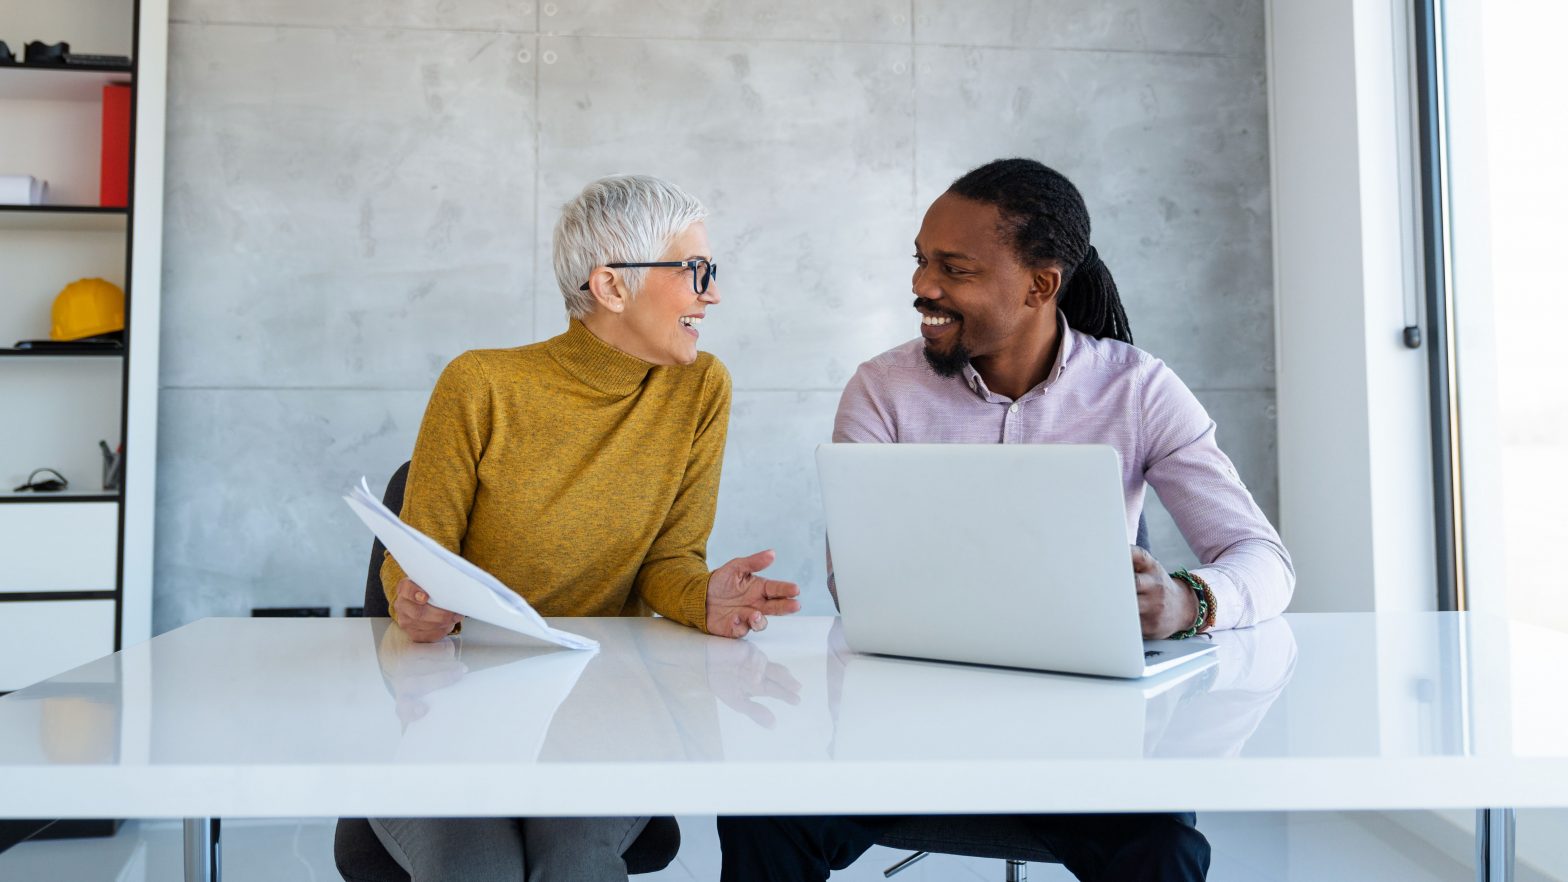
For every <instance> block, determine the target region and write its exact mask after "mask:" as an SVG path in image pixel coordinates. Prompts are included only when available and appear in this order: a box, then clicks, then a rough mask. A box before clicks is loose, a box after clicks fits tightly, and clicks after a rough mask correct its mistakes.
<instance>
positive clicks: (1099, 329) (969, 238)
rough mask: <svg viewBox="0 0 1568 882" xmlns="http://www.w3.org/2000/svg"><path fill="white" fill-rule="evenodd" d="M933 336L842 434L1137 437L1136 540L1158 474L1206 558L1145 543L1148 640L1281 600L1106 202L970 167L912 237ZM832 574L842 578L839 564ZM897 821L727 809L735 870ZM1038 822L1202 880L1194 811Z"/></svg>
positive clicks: (848, 403)
mask: <svg viewBox="0 0 1568 882" xmlns="http://www.w3.org/2000/svg"><path fill="white" fill-rule="evenodd" d="M913 287H914V294H915V301H914V307H915V309H916V310H917V311H918V312H919V314H920V316H921V327H920V332H921V337H922V338H923V339H919V340H912V341H910V342H909V343H906V344H904V345H902V346H899V347H897V348H895V349H892V350H889V351H888V352H884V353H883V354H881V355H879V356H877V357H876V358H873V359H871V360H870V361H868V362H866V363H865V364H862V365H861V366H860V369H859V370H857V371H856V372H855V375H854V377H853V378H851V379H850V381H849V385H848V386H847V387H846V388H845V390H844V396H843V398H842V400H841V401H840V402H839V407H838V416H837V419H836V420H835V421H834V426H833V440H834V441H836V442H861V443H885V444H896V443H914V442H925V443H933V442H936V443H987V444H995V443H1002V444H1062V443H1072V444H1109V445H1111V446H1112V447H1115V448H1116V450H1117V451H1118V452H1119V453H1120V454H1121V463H1122V493H1123V498H1124V501H1125V504H1126V513H1127V528H1128V537H1129V538H1132V537H1134V535H1135V531H1136V530H1137V527H1138V524H1139V520H1140V518H1141V516H1142V512H1143V498H1144V493H1145V489H1146V487H1147V486H1149V485H1152V486H1153V487H1154V489H1155V491H1156V492H1158V493H1159V496H1160V500H1161V501H1162V502H1163V503H1165V506H1166V508H1167V509H1168V510H1169V511H1170V513H1171V515H1172V516H1173V517H1174V518H1175V520H1176V523H1177V525H1178V526H1179V527H1180V528H1181V533H1182V535H1183V536H1184V537H1185V538H1186V539H1187V542H1188V544H1189V545H1190V546H1191V547H1192V550H1193V552H1194V553H1195V554H1197V556H1198V557H1199V559H1200V560H1202V562H1203V565H1202V566H1200V567H1197V568H1195V569H1193V570H1192V571H1191V572H1190V573H1189V572H1186V571H1183V572H1182V573H1180V574H1169V573H1167V572H1166V571H1165V568H1164V567H1162V566H1161V565H1160V563H1159V561H1157V560H1155V558H1154V556H1153V555H1152V554H1150V553H1149V552H1148V551H1147V550H1145V549H1144V548H1141V547H1139V546H1137V545H1132V546H1131V551H1130V553H1131V555H1132V563H1133V576H1134V578H1133V582H1134V584H1132V585H1129V586H1128V590H1130V591H1135V592H1136V593H1137V596H1138V612H1139V617H1140V619H1141V622H1142V626H1143V635H1144V636H1145V637H1147V638H1164V637H1171V636H1176V635H1183V636H1185V635H1190V634H1194V633H1197V632H1199V631H1210V630H1218V629H1225V628H1237V627H1246V626H1248V625H1253V624H1255V623H1257V622H1260V621H1263V620H1265V619H1269V618H1273V617H1274V616H1277V615H1279V614H1280V613H1281V612H1283V611H1284V609H1285V605H1286V604H1287V603H1288V602H1289V601H1290V595H1291V591H1292V590H1293V588H1294V585H1295V571H1294V569H1293V568H1292V566H1291V562H1290V556H1289V554H1288V553H1287V552H1286V551H1285V547H1284V545H1283V544H1282V543H1281V542H1280V538H1279V534H1278V533H1277V532H1275V530H1274V528H1273V527H1272V526H1270V524H1269V522H1268V519H1267V518H1266V517H1265V516H1264V514H1263V512H1262V511H1261V510H1260V509H1259V508H1258V506H1257V504H1256V503H1255V502H1254V501H1253V499H1252V495H1251V494H1250V493H1249V492H1248V491H1247V488H1246V486H1245V485H1243V484H1242V482H1241V479H1240V478H1239V477H1238V476H1237V474H1236V469H1235V467H1234V466H1232V465H1231V461H1230V459H1228V458H1227V457H1226V456H1225V454H1224V453H1223V452H1221V450H1220V448H1219V446H1218V444H1216V443H1215V440H1214V431H1215V425H1214V421H1213V420H1211V419H1210V418H1209V415H1208V413H1207V412H1205V411H1204V409H1203V406H1202V405H1201V404H1199V403H1198V400H1197V399H1196V398H1195V397H1194V396H1193V394H1192V392H1191V391H1189V390H1188V389H1187V387H1186V385H1184V384H1183V383H1182V381H1181V380H1180V379H1179V378H1177V376H1176V374H1175V373H1174V372H1172V371H1171V369H1170V368H1169V367H1167V366H1166V365H1165V363H1164V362H1162V361H1160V360H1159V359H1157V358H1155V357H1154V356H1152V355H1150V354H1148V353H1146V352H1144V351H1142V350H1140V349H1137V348H1135V347H1134V346H1133V345H1132V331H1131V329H1130V327H1129V326H1128V322H1127V313H1126V311H1125V310H1124V309H1123V308H1122V303H1121V298H1120V296H1119V295H1118V293H1117V290H1116V283H1115V281H1114V280H1112V278H1111V273H1110V270H1109V269H1107V268H1106V266H1105V264H1104V263H1103V262H1101V260H1100V256H1099V253H1098V252H1097V251H1096V250H1095V248H1094V246H1093V245H1092V244H1091V243H1090V238H1089V211H1088V209H1087V207H1085V205H1084V201H1083V197H1082V196H1081V195H1080V194H1079V192H1078V189H1077V188H1076V187H1074V186H1073V185H1072V183H1071V182H1070V181H1068V180H1067V178H1065V177H1063V176H1062V175H1061V174H1059V173H1057V172H1056V171H1053V170H1052V169H1049V168H1047V167H1046V166H1044V165H1041V164H1040V163H1038V162H1035V161H1033V160H1030V159H1002V160H997V161H995V162H992V163H989V164H987V165H984V166H981V167H980V168H977V169H975V170H974V171H971V172H969V173H968V174H966V175H964V176H963V177H961V178H959V179H958V180H957V181H954V182H953V185H952V186H951V187H949V188H948V190H947V192H946V193H943V194H942V196H941V197H939V198H938V199H937V200H936V201H935V202H934V203H932V205H931V207H930V208H929V209H928V210H927V211H926V216H925V221H924V223H923V224H922V225H921V228H920V233H919V236H918V238H916V240H915V274H914V282H913ZM828 585H829V588H830V589H831V588H832V587H833V577H832V573H831V572H829V574H828ZM892 820H893V819H888V818H866V817H814V818H813V817H791V818H720V819H719V840H720V843H721V844H722V846H723V849H724V866H723V871H722V876H721V878H722V879H723V880H725V882H741V880H746V882H755V880H768V882H803V880H823V879H827V877H828V874H829V872H830V871H832V870H836V869H842V868H844V867H847V866H849V865H850V864H851V863H852V862H853V861H854V860H855V859H856V858H857V857H859V856H860V855H861V854H862V853H863V852H864V851H865V850H866V849H868V848H870V847H871V846H872V845H873V844H875V843H876V841H877V838H878V837H879V836H880V835H881V832H882V831H883V830H884V829H886V827H887V826H888V824H889V823H891V821H892ZM1031 821H1032V822H1033V824H1032V826H1034V827H1035V829H1036V832H1037V835H1038V836H1039V838H1040V840H1041V841H1043V842H1044V843H1045V844H1046V845H1047V846H1048V847H1049V848H1050V850H1051V852H1052V853H1053V854H1054V855H1055V856H1056V857H1057V858H1058V859H1060V860H1061V861H1062V863H1063V864H1064V865H1065V866H1066V867H1067V869H1068V870H1070V871H1071V872H1072V873H1073V874H1074V875H1076V876H1077V877H1078V878H1079V879H1083V880H1116V882H1126V880H1194V879H1202V878H1204V876H1205V874H1206V873H1207V872H1208V865H1209V845H1208V841H1207V840H1206V839H1204V837H1203V834H1201V833H1199V832H1198V830H1197V827H1196V818H1195V816H1194V815H1192V814H1190V813H1172V814H1142V815H1041V816H1038V817H1035V818H1032V819H1031Z"/></svg>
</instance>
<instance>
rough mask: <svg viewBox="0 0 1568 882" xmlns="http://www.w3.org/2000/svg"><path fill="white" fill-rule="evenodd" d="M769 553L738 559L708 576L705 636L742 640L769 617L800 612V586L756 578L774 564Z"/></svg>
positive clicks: (762, 625) (766, 622) (772, 556)
mask: <svg viewBox="0 0 1568 882" xmlns="http://www.w3.org/2000/svg"><path fill="white" fill-rule="evenodd" d="M773 558H774V555H773V552H772V551H759V552H757V553H756V554H753V555H751V556H750V557H737V558H735V559H734V560H732V561H730V562H729V563H727V564H725V565H724V566H722V567H719V568H718V569H716V570H714V571H713V572H712V573H711V574H710V575H709V576H708V623H707V624H708V633H709V634H716V635H718V636H720V637H745V636H746V635H747V634H749V633H751V632H752V631H761V630H762V629H764V628H766V627H767V626H768V616H787V615H789V614H790V613H793V612H799V611H800V601H798V600H796V599H795V598H796V597H798V596H800V587H799V586H797V585H796V584H795V583H794V582H781V581H779V580H777V579H769V578H766V577H764V576H759V575H757V574H758V573H760V572H762V571H763V570H765V569H767V568H768V567H770V566H772V565H773Z"/></svg>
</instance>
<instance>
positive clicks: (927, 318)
mask: <svg viewBox="0 0 1568 882" xmlns="http://www.w3.org/2000/svg"><path fill="white" fill-rule="evenodd" d="M952 322H953V319H952V317H951V316H945V315H942V316H937V315H923V316H921V317H920V323H921V324H922V325H932V326H935V325H948V324H952Z"/></svg>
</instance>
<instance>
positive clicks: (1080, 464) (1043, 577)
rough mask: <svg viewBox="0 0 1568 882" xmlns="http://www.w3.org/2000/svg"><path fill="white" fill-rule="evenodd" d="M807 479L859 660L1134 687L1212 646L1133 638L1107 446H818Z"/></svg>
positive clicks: (1116, 474) (1134, 607)
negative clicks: (971, 667) (813, 475)
mask: <svg viewBox="0 0 1568 882" xmlns="http://www.w3.org/2000/svg"><path fill="white" fill-rule="evenodd" d="M817 472H818V474H819V476H820V477H821V480H822V501H823V505H824V506H825V508H826V509H827V521H828V541H829V544H830V546H831V548H832V555H833V572H834V582H835V584H836V585H837V588H838V599H839V611H840V613H841V615H842V616H843V620H844V637H845V640H846V641H847V642H848V644H849V647H850V648H851V649H853V650H855V651H856V652H866V653H876V654H880V655H893V656H903V657H908V658H921V659H937V660H941V661H955V662H968V663H971V664H985V665H999V666H1003V667H1010V668H1028V669H1033V670H1042V671H1059V672H1065V673H1073V674H1093V675H1098V676H1105V677H1128V678H1132V677H1147V676H1149V675H1151V674H1156V673H1159V672H1161V671H1165V670H1168V669H1170V668H1173V667H1175V666H1177V665H1180V664H1184V663H1186V662H1188V661H1190V660H1193V659H1196V658H1198V657H1200V656H1203V655H1206V654H1208V653H1210V652H1213V650H1214V646H1213V644H1212V643H1210V642H1209V641H1207V640H1203V639H1193V640H1149V641H1145V640H1144V639H1143V637H1142V635H1141V630H1142V629H1141V627H1140V625H1139V622H1138V601H1137V595H1136V593H1135V592H1134V590H1133V572H1132V557H1131V552H1130V543H1129V542H1128V537H1127V518H1126V513H1125V511H1124V508H1123V503H1122V488H1121V465H1120V460H1119V457H1118V456H1117V453H1116V450H1115V449H1114V448H1112V447H1109V446H1105V445H1098V444H823V445H821V446H819V447H818V448H817Z"/></svg>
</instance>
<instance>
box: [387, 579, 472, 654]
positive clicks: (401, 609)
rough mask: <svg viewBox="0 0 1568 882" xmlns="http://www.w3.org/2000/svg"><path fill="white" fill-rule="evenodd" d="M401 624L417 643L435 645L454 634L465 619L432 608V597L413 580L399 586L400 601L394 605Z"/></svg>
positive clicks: (398, 598) (400, 583)
mask: <svg viewBox="0 0 1568 882" xmlns="http://www.w3.org/2000/svg"><path fill="white" fill-rule="evenodd" d="M392 609H393V610H394V611H396V612H397V623H398V624H399V625H401V626H402V627H403V630H404V631H407V632H408V636H409V638H410V639H412V640H413V641H414V642H415V643H434V642H436V641H437V640H440V639H441V638H442V637H445V636H446V635H448V634H450V633H452V629H453V628H456V627H457V623H458V622H461V621H462V620H463V617H462V616H460V615H458V614H457V613H455V612H452V611H450V610H445V609H442V608H441V607H439V606H431V605H430V595H428V594H426V593H425V591H424V589H422V588H420V587H419V586H418V585H416V584H414V582H413V580H412V579H404V580H403V581H401V582H399V583H397V599H396V600H394V601H393V602H392Z"/></svg>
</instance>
